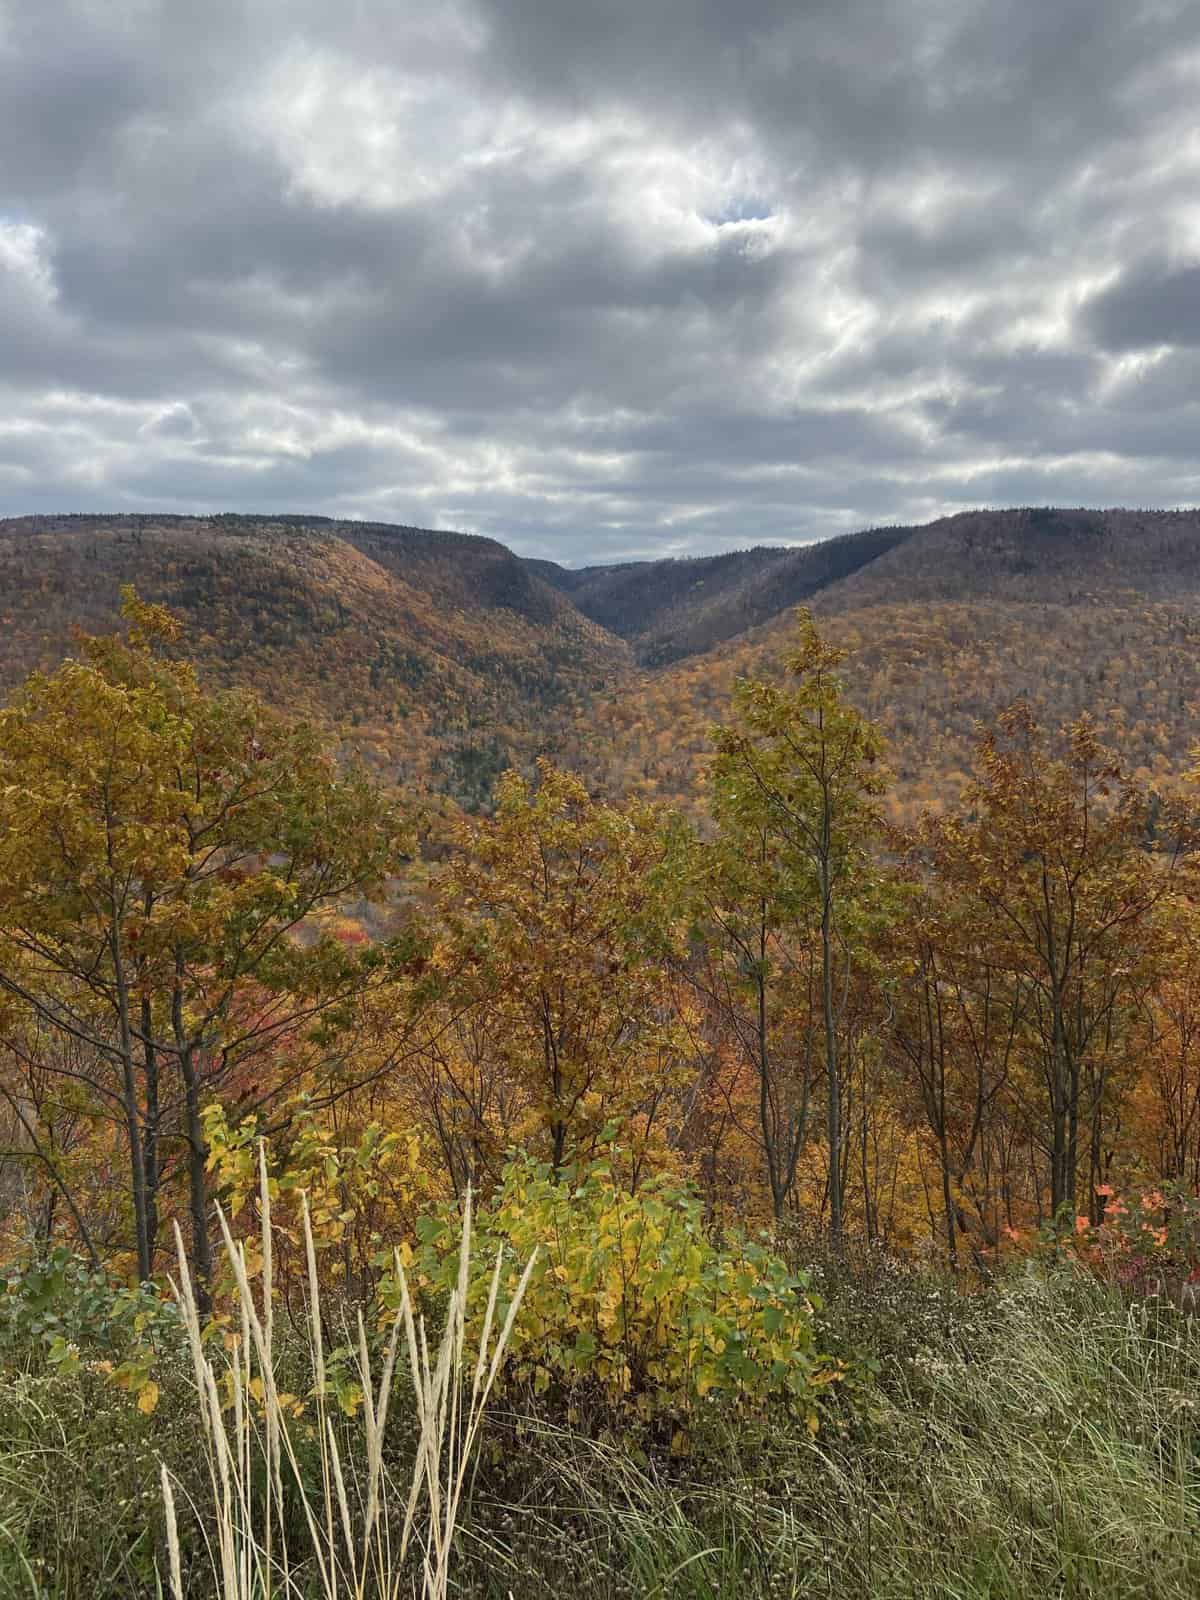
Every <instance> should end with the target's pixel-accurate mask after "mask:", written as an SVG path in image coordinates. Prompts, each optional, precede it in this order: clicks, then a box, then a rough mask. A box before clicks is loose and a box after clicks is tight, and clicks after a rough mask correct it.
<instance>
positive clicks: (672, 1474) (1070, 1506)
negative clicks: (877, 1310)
mask: <svg viewBox="0 0 1200 1600" xmlns="http://www.w3.org/2000/svg"><path fill="white" fill-rule="evenodd" d="M922 1292H925V1293H927V1294H928V1295H937V1294H938V1293H943V1292H944V1291H938V1290H935V1289H932V1288H930V1289H929V1290H927V1291H922ZM981 1309H983V1310H985V1311H986V1323H984V1322H981V1319H980V1316H979V1311H980V1310H981ZM955 1315H956V1313H955V1308H954V1307H953V1306H951V1307H949V1308H948V1309H947V1310H946V1311H945V1313H944V1314H943V1315H942V1317H941V1328H942V1332H941V1334H940V1336H939V1337H938V1338H937V1339H936V1342H932V1343H930V1344H928V1345H923V1346H913V1347H912V1348H910V1349H909V1350H907V1351H906V1352H902V1353H899V1354H898V1355H897V1356H896V1357H895V1358H893V1359H892V1360H890V1361H889V1362H888V1364H887V1369H886V1370H885V1372H884V1373H883V1374H882V1375H881V1380H880V1383H879V1384H878V1385H877V1386H876V1387H875V1388H874V1389H873V1391H872V1392H870V1393H869V1394H867V1395H866V1396H862V1397H860V1401H859V1405H858V1408H857V1410H855V1411H848V1412H847V1413H846V1414H844V1415H843V1417H842V1418H841V1419H840V1422H839V1421H838V1420H837V1419H832V1420H831V1421H830V1422H829V1423H828V1424H827V1425H826V1426H824V1427H823V1428H822V1431H821V1433H820V1434H819V1435H818V1436H817V1437H816V1438H815V1439H810V1438H808V1437H807V1435H806V1434H805V1433H804V1431H803V1430H801V1429H795V1430H789V1429H787V1428H786V1427H784V1426H782V1425H780V1422H779V1420H777V1421H776V1422H774V1423H773V1422H772V1419H770V1418H767V1419H764V1420H763V1422H762V1423H761V1424H760V1426H759V1427H758V1429H757V1430H755V1429H754V1428H753V1427H752V1426H747V1425H746V1424H741V1425H739V1426H733V1427H728V1428H725V1427H723V1425H722V1424H721V1423H720V1422H717V1423H715V1424H714V1428H713V1434H712V1437H710V1439H709V1440H708V1442H707V1446H706V1459H705V1460H704V1461H703V1462H701V1461H695V1462H692V1463H671V1462H670V1461H665V1460H660V1461H658V1462H655V1461H654V1460H653V1459H649V1460H648V1459H646V1458H644V1457H642V1458H639V1457H638V1456H636V1455H632V1454H631V1453H629V1452H628V1451H625V1450H623V1449H621V1448H619V1447H614V1446H612V1445H609V1444H599V1445H597V1444H591V1443H588V1442H586V1441H582V1440H580V1439H578V1438H577V1437H573V1436H570V1435H567V1434H563V1433H561V1432H558V1431H556V1430H541V1431H540V1432H537V1431H534V1432H533V1433H532V1434H531V1435H530V1437H529V1441H528V1451H529V1455H530V1458H531V1470H530V1482H531V1487H530V1490H529V1492H528V1497H527V1498H526V1499H525V1500H524V1501H518V1502H516V1503H515V1504H514V1505H513V1506H512V1507H511V1508H510V1509H509V1510H508V1511H507V1512H505V1513H501V1514H500V1517H499V1522H498V1531H499V1532H500V1534H501V1536H502V1538H501V1542H502V1543H504V1544H505V1545H506V1549H507V1554H508V1556H509V1558H510V1561H511V1567H510V1576H508V1577H507V1578H506V1580H505V1581H506V1582H508V1583H509V1584H510V1586H511V1587H512V1588H513V1590H514V1592H515V1593H517V1594H519V1595H521V1596H522V1597H524V1600H530V1597H540V1596H543V1595H544V1596H547V1597H548V1596H550V1595H553V1594H558V1593H562V1592H564V1591H569V1590H575V1589H578V1590H582V1591H586V1592H587V1594H588V1595H589V1600H616V1597H618V1596H625V1595H639V1596H646V1597H650V1596H654V1597H659V1600H667V1597H674V1600H714V1597H721V1600H725V1597H728V1600H732V1597H734V1596H737V1597H738V1600H745V1597H755V1596H763V1597H775V1596H779V1597H800V1596H804V1597H810V1596H811V1597H815V1596H827V1597H831V1600H866V1597H872V1600H875V1597H878V1600H911V1597H914V1596H923V1597H926V1596H927V1597H929V1600H934V1597H937V1600H944V1597H945V1600H983V1597H985V1596H986V1597H989V1600H990V1597H1004V1600H1029V1597H1037V1600H1049V1597H1054V1600H1135V1597H1136V1600H1191V1597H1194V1596H1195V1595H1197V1594H1200V1328H1198V1326H1197V1324H1196V1322H1195V1321H1193V1320H1192V1319H1189V1318H1187V1317H1185V1316H1181V1315H1180V1314H1179V1313H1178V1312H1177V1311H1175V1310H1173V1309H1172V1308H1170V1307H1166V1308H1161V1307H1155V1306H1150V1305H1146V1304H1140V1305H1139V1304H1135V1305H1128V1304H1124V1303H1122V1302H1121V1300H1120V1299H1119V1298H1117V1297H1116V1296H1114V1295H1112V1294H1110V1293H1109V1292H1107V1291H1106V1290H1104V1289H1102V1288H1099V1287H1096V1286H1089V1285H1086V1284H1084V1283H1081V1282H1079V1281H1077V1280H1072V1279H1069V1278H1066V1277H1064V1278H1062V1279H1056V1280H1052V1281H1049V1282H1047V1281H1046V1280H1044V1279H1039V1278H1037V1277H1032V1276H1031V1277H1029V1278H1028V1279H1024V1280H1021V1281H1017V1282H1014V1283H1013V1284H1011V1285H1009V1286H1006V1287H1004V1288H1002V1289H1001V1290H999V1291H997V1292H994V1293H991V1294H988V1295H987V1296H986V1297H981V1299H980V1302H979V1304H978V1305H976V1306H972V1307H971V1308H970V1309H969V1310H968V1311H966V1312H965V1314H964V1323H965V1328H966V1334H967V1336H966V1337H965V1338H963V1339H961V1340H960V1339H959V1338H958V1335H957V1332H956V1329H955ZM917 1320H918V1321H921V1320H923V1318H918V1319H917ZM533 1458H536V1469H534V1467H533V1465H532V1462H533ZM506 1516H507V1518H508V1520H507V1522H506V1521H505V1520H504V1518H505V1517H506ZM563 1526H568V1527H569V1528H570V1534H569V1537H568V1538H566V1539H563V1538H562V1537H561V1534H560V1533H559V1531H558V1530H559V1529H561V1528H562V1527H563ZM472 1592H474V1593H491V1594H497V1595H499V1594H502V1593H503V1592H504V1589H503V1587H502V1586H501V1585H497V1586H495V1587H493V1588H491V1589H489V1588H487V1586H486V1585H485V1584H481V1585H480V1587H479V1589H478V1590H473V1591H472Z"/></svg>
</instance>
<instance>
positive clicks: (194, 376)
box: [0, 0, 1200, 561]
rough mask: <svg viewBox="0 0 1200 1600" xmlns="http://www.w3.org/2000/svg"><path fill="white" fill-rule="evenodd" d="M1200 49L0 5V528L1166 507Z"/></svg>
mask: <svg viewBox="0 0 1200 1600" xmlns="http://www.w3.org/2000/svg"><path fill="white" fill-rule="evenodd" d="M1198 51H1200V15H1198V14H1197V12H1196V9H1195V6H1194V4H1192V3H1190V0H1178V3H1176V0H1145V3H1143V4H1134V3H1130V0H1060V3H1059V4H1056V5H1055V6H1052V7H1049V6H1034V5H1031V4H1029V3H1027V0H965V3H963V0H914V3H913V4H911V5H907V6H903V7H901V6H896V5H893V4H890V3H888V0H805V3H803V4H796V3H795V0H747V3H746V4H744V5H741V6H738V7H731V6H729V5H727V4H724V3H723V0H699V3H697V0H656V3H655V4H654V5H649V6H648V5H646V4H645V3H644V0H606V3H604V4H596V5H584V4H563V3H561V0H456V3H453V4H450V3H448V4H446V5H440V6H437V7H427V6H418V5H417V4H416V0H386V3H385V0H359V3H357V4H355V5H351V6H345V5H341V4H337V3H336V0H210V3H209V4H207V5H205V6H196V5H194V4H192V3H191V0H147V3H144V4H137V5H134V4H128V5H126V4H124V3H121V0H40V3H39V4H38V5H36V6H34V5H30V4H28V3H26V0H0V514H2V513H4V512H17V511H21V510H27V509H28V510H32V509H50V508H60V509H87V508H94V509H112V508H119V507H121V506H123V505H136V506H139V507H145V506H148V505H151V504H161V505H163V506H164V507H170V508H173V509H196V510H202V509H206V508H212V509H271V508H275V509H279V510H293V511H295V510H309V511H314V512H328V513H333V514H340V515H361V516H372V517H374V516H389V517H394V518H395V519H397V520H401V521H409V522H426V523H428V522H439V523H441V524H442V525H447V526H452V525H455V524H458V525H461V526H464V527H467V528H472V529H475V530H477V531H481V532H487V533H491V534H493V535H495V536H496V537H499V538H502V539H508V540H510V541H511V542H513V543H515V544H517V545H519V546H520V547H522V548H525V549H528V550H530V551H531V552H532V551H536V552H537V553H540V554H549V555H553V556H556V557H557V558H559V559H565V560H568V561H581V560H589V559H599V558H604V557H605V556H609V555H611V556H625V555H629V554H637V553H647V552H650V551H653V550H655V549H662V550H670V551H673V552H679V551H681V550H686V549H695V550H697V551H702V550H703V551H708V550H713V549H718V548H721V547H723V546H729V545H736V544H741V543H745V542H747V540H754V539H762V540H767V541H778V542H786V541H788V540H790V539H807V538H813V537H820V536H822V535H824V534H828V533H833V532H839V531H842V530H843V529H845V528H847V527H854V526H857V525H860V524H863V523H868V522H876V521H885V520H890V519H893V518H895V519H898V520H915V519H919V518H921V517H924V516H933V515H936V514H938V513H939V512H940V511H943V510H950V509H955V508H957V507H959V506H962V505H969V504H975V503H979V502H981V501H995V502H998V503H999V502H1004V501H1006V500H1009V501H1011V499H1012V498H1013V497H1016V498H1017V499H1018V500H1026V499H1036V500H1040V501H1046V500H1057V501H1063V502H1067V503H1079V502H1081V501H1084V500H1092V501H1103V502H1106V503H1114V502H1117V501H1119V500H1121V499H1123V498H1127V497H1128V498H1133V499H1136V500H1137V502H1138V503H1156V502H1159V503H1165V504H1175V503H1179V502H1180V501H1181V500H1186V499H1189V498H1194V497H1195V496H1196V483H1195V479H1194V474H1192V473H1191V472H1190V469H1189V461H1188V454H1189V449H1188V440H1189V439H1194V437H1195V423H1196V421H1197V417H1196V403H1195V402H1194V400H1193V398H1192V396H1193V395H1194V393H1195V392H1196V389H1195V383H1194V378H1195V376H1196V369H1195V365H1194V354H1193V353H1194V351H1195V350H1196V349H1200V332H1198V331H1197V330H1200V268H1197V267H1195V266H1193V265H1192V263H1193V262H1194V261H1195V260H1196V259H1197V257H1198V255H1200V234H1197V233H1196V231H1195V228H1196V224H1195V219H1194V211H1193V200H1192V196H1193V195H1194V193H1195V185H1196V182H1197V179H1200V159H1197V157H1196V155H1195V152H1194V150H1192V151H1191V152H1190V153H1189V146H1188V145H1187V143H1186V140H1185V139H1184V138H1183V135H1184V134H1185V133H1186V132H1189V131H1190V128H1191V125H1192V121H1193V111H1192V107H1193V106H1194V103H1195V98H1196V91H1197V88H1198V87H1200V84H1198V82H1197V77H1198V72H1197V67H1196V62H1197V60H1200V55H1198ZM1151 240H1152V241H1155V249H1156V250H1157V251H1158V254H1156V255H1155V256H1154V257H1153V258H1147V257H1146V256H1145V254H1144V252H1145V250H1146V248H1147V242H1148V241H1151ZM1097 285H1107V287H1102V288H1100V289H1099V290H1098V289H1097ZM1164 347H1165V348H1166V353H1165V354H1164V353H1163V350H1164ZM1144 351H1154V352H1156V354H1155V355H1154V359H1153V361H1151V362H1149V363H1147V362H1145V361H1143V360H1142V359H1141V357H1140V356H1139V352H1144ZM1126 358H1128V359H1126Z"/></svg>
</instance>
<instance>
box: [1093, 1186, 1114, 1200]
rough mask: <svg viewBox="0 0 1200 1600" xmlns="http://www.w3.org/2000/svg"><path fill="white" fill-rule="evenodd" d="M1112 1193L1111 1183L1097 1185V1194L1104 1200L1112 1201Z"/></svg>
mask: <svg viewBox="0 0 1200 1600" xmlns="http://www.w3.org/2000/svg"><path fill="white" fill-rule="evenodd" d="M1112 1192H1113V1189H1112V1184H1111V1183H1098V1184H1097V1185H1096V1193H1097V1194H1098V1195H1099V1196H1100V1198H1101V1199H1102V1200H1110V1199H1111V1198H1112Z"/></svg>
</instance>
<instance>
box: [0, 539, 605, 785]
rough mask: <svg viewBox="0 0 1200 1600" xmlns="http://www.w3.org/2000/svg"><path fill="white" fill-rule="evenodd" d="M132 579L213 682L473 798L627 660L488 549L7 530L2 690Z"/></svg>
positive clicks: (115, 600)
mask: <svg viewBox="0 0 1200 1600" xmlns="http://www.w3.org/2000/svg"><path fill="white" fill-rule="evenodd" d="M125 583H134V584H136V585H137V587H138V589H139V592H140V593H141V594H142V595H143V596H144V597H145V598H146V599H149V600H156V601H162V602H164V603H166V604H167V605H170V606H172V607H173V608H174V609H176V610H177V611H178V612H179V613H180V614H181V615H182V616H183V618H184V620H185V623H186V626H187V638H186V641H185V647H186V649H187V650H188V651H189V652H190V653H192V654H194V655H195V656H196V657H197V658H198V659H199V661H200V662H201V665H202V666H203V667H204V669H205V670H206V672H207V673H208V675H209V676H210V677H211V678H212V679H213V680H214V681H216V682H228V683H232V682H238V683H246V684H249V685H252V686H253V687H255V688H256V689H258V690H259V691H260V692H261V693H262V694H263V695H264V696H265V697H266V698H267V699H268V700H271V701H273V702H275V703H276V704H279V705H281V706H285V707H288V708H290V709H295V710H298V711H302V712H304V713H306V714H309V715H313V716H316V717H319V718H321V719H323V720H325V721H327V722H328V723H329V724H330V725H331V726H333V727H335V728H337V729H338V730H340V731H341V732H342V733H343V734H344V736H345V738H346V739H347V742H348V743H350V744H351V745H352V746H354V747H355V748H357V749H358V750H360V751H361V752H362V753H363V754H364V755H365V756H366V757H367V758H368V759H369V760H370V761H371V762H372V763H373V764H374V765H376V766H377V767H378V768H379V769H381V770H383V771H385V772H387V773H388V774H389V775H390V776H394V777H396V778H398V779H401V780H404V781H410V782H418V783H422V784H429V785H430V786H432V787H434V788H436V789H442V790H446V791H448V792H450V793H451V794H453V795H454V796H455V797H456V798H459V799H461V800H464V801H466V802H468V803H473V802H476V801H478V800H480V799H482V798H485V797H486V796H487V794H488V793H489V792H490V788H491V784H492V782H493V780H494V778H495V776H496V774H497V773H498V772H499V771H501V770H502V769H503V768H504V767H505V766H506V765H508V764H509V763H510V762H511V761H513V760H522V759H529V758H531V757H532V755H533V754H534V753H536V751H537V750H538V749H540V748H542V746H543V745H544V743H545V742H546V740H547V739H550V738H553V733H554V729H555V728H556V726H558V725H559V724H560V723H562V722H564V721H566V720H568V719H569V718H571V717H572V716H573V715H575V714H576V713H577V712H578V710H579V709H580V707H581V706H582V705H583V704H585V703H587V702H588V701H589V700H590V698H591V696H592V695H593V694H594V693H595V692H596V691H597V690H599V689H602V688H605V687H608V686H609V685H611V684H612V683H614V682H615V681H616V680H618V679H619V678H620V677H621V676H622V674H623V673H624V671H625V670H626V666H627V662H628V651H627V648H626V646H625V645H624V644H623V643H622V642H621V641H620V640H618V639H616V638H615V637H613V636H612V635H610V634H606V633H605V632H604V631H603V630H601V629H600V628H598V627H597V626H596V625H595V624H594V623H592V622H591V621H589V620H588V619H587V618H586V617H584V616H582V615H581V614H580V613H579V611H577V610H576V608H575V607H574V606H573V605H572V604H571V603H570V601H569V600H567V599H566V598H565V597H563V596H562V595H560V594H559V593H557V592H556V591H555V590H554V589H552V588H551V587H549V586H548V585H546V584H545V583H543V582H541V580H539V579H538V578H537V577H535V576H534V575H532V574H530V573H529V572H528V571H526V569H525V568H524V567H523V566H522V564H521V563H520V562H519V561H518V560H517V559H516V557H514V556H513V555H512V554H511V552H509V551H508V550H506V549H505V548H504V547H503V546H502V545H499V544H496V543H495V542H494V541H492V540H489V539H476V538H471V537H468V536H466V535H463V534H453V533H451V534H443V533H431V532H427V531H424V530H420V529H412V528H398V527H391V526H387V525H382V524H363V523H354V524H345V523H332V522H327V521H323V520H321V519H318V518H304V519H300V518H283V517H280V518H270V519H268V518H261V517H226V516H223V517H215V518H185V517H157V516H154V517H62V518H36V517H35V518H19V519H11V520H8V521H4V522H0V596H2V597H3V598H2V599H0V695H2V694H5V693H7V692H8V691H10V690H11V689H12V688H13V686H14V685H15V684H17V683H18V682H19V681H20V679H21V678H22V677H23V676H24V675H25V674H26V673H27V672H29V671H30V670H31V669H33V668H35V667H49V666H52V665H54V664H55V663H56V662H57V661H58V660H60V659H61V658H62V657H63V655H64V654H66V653H67V652H68V651H69V649H70V645H71V637H72V630H73V629H74V628H75V627H83V628H84V629H85V630H87V631H93V632H94V631H104V630H106V629H108V628H111V627H112V626H113V625H114V623H115V621H116V618H117V610H118V604H119V596H118V591H119V589H120V586H121V585H122V584H125Z"/></svg>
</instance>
